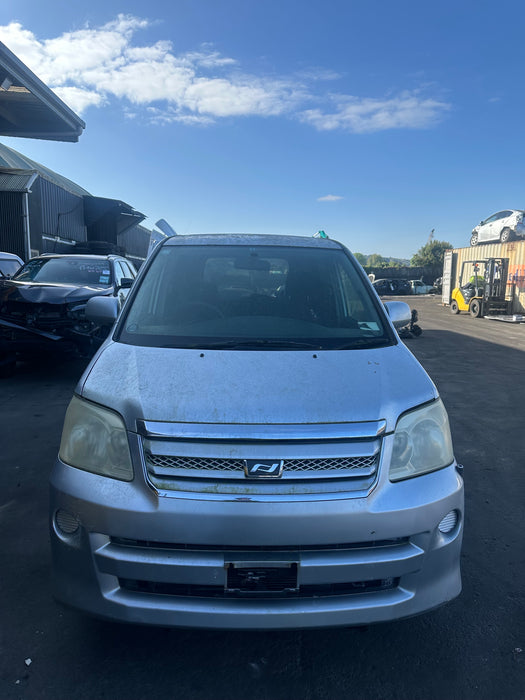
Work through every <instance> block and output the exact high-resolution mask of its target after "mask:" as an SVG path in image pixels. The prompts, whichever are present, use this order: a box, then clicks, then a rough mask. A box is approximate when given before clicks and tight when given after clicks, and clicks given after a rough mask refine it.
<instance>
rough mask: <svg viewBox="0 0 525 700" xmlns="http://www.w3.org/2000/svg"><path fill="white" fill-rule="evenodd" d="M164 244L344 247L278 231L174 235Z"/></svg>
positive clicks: (327, 239)
mask: <svg viewBox="0 0 525 700" xmlns="http://www.w3.org/2000/svg"><path fill="white" fill-rule="evenodd" d="M163 245H168V246H171V245H246V246H250V245H273V246H287V247H290V246H295V247H299V248H332V249H333V248H339V249H340V248H342V246H341V244H340V243H339V242H338V241H334V240H332V239H330V238H312V237H308V236H289V235H280V234H276V233H268V234H259V233H200V234H191V235H187V236H186V235H182V236H172V237H171V238H168V239H166V240H165V241H164V243H163Z"/></svg>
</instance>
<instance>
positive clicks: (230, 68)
mask: <svg viewBox="0 0 525 700" xmlns="http://www.w3.org/2000/svg"><path fill="white" fill-rule="evenodd" d="M151 25H152V23H151V22H149V21H148V20H145V19H141V18H138V17H134V16H131V15H123V14H121V15H118V16H117V18H116V19H115V20H114V21H112V22H109V23H107V24H105V25H103V26H101V27H89V26H86V27H84V28H82V29H79V30H76V31H71V32H67V33H64V34H62V35H61V36H58V37H55V38H52V39H47V40H40V39H38V38H37V37H36V36H35V35H34V34H33V33H32V32H30V31H28V30H27V29H24V27H23V26H22V25H21V24H20V23H19V22H11V23H10V24H7V25H4V26H0V40H1V41H3V42H4V43H5V44H6V45H7V46H8V47H9V48H10V49H11V51H13V52H14V53H15V54H16V55H17V56H18V58H20V60H21V61H23V62H24V63H25V64H26V65H27V66H28V67H29V68H31V70H33V71H34V72H35V73H36V75H38V77H39V78H40V79H41V80H43V81H44V82H45V83H46V84H47V85H49V87H50V88H51V89H53V90H54V91H55V92H56V93H57V94H58V95H59V96H60V97H61V98H62V99H63V100H64V101H65V102H66V103H67V104H68V105H69V106H70V107H71V108H72V109H73V110H75V111H76V112H78V113H79V114H81V113H82V112H84V111H85V110H86V109H88V108H89V107H91V108H94V107H99V108H100V107H103V106H105V105H107V104H109V103H110V101H112V100H120V101H122V107H123V110H124V113H125V114H126V116H127V117H128V118H132V117H133V118H139V117H142V118H146V119H149V120H151V121H154V122H155V123H158V124H166V123H170V122H181V123H184V124H187V125H209V124H212V123H213V122H214V121H216V120H217V119H221V118H225V117H238V116H263V117H275V116H287V117H288V118H291V119H299V120H300V121H303V122H305V123H308V124H310V125H312V126H313V127H314V128H316V129H318V130H319V131H327V130H334V129H339V130H346V131H350V132H354V133H365V132H372V131H379V130H385V129H393V128H423V127H427V126H431V125H433V124H434V123H436V122H437V121H438V120H439V119H440V118H441V117H442V115H443V114H444V113H445V112H446V111H447V110H448V109H449V108H450V105H448V104H446V103H444V102H441V101H438V100H435V99H432V98H423V97H421V96H420V95H419V94H418V93H416V92H414V93H402V94H401V95H399V96H397V97H390V98H388V99H383V100H382V99H374V98H358V97H352V96H349V95H337V94H336V95H334V94H332V95H328V96H324V95H322V94H319V93H317V94H315V93H314V86H316V89H317V90H318V86H319V83H320V82H322V81H327V80H331V81H333V80H337V79H338V78H339V77H340V76H339V75H338V74H337V73H335V72H333V71H327V70H320V69H315V68H312V69H310V70H309V71H303V73H302V74H301V73H297V74H296V76H295V77H288V78H283V77H280V78H279V77H278V78H275V77H268V76H257V75H250V74H245V73H242V72H241V70H240V69H239V66H238V62H237V61H236V60H235V59H234V58H231V57H228V56H222V55H221V54H220V53H219V52H218V51H216V50H215V49H214V47H213V46H211V45H209V44H205V45H203V46H201V47H199V49H198V50H195V51H190V52H186V53H183V54H176V53H175V51H174V48H173V45H172V43H171V42H170V41H157V42H155V43H153V44H149V45H145V46H138V45H136V43H134V41H135V36H136V34H137V32H139V31H140V30H141V29H146V28H148V27H151ZM327 102H328V103H330V104H331V105H332V109H330V110H324V109H321V108H319V107H317V106H316V105H317V104H320V103H322V104H326V103H327ZM321 201H333V200H321Z"/></svg>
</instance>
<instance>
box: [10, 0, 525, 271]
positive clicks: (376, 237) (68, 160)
mask: <svg viewBox="0 0 525 700" xmlns="http://www.w3.org/2000/svg"><path fill="white" fill-rule="evenodd" d="M80 5H81V4H80V3H72V2H70V1H66V0H47V2H45V3H44V2H42V1H41V0H39V1H38V2H36V0H25V2H24V3H20V1H19V0H16V1H15V0H3V1H2V4H1V8H0V41H3V42H4V43H5V44H6V45H7V46H8V47H9V48H10V49H11V50H12V51H13V52H14V53H15V54H16V55H17V56H18V57H19V58H20V59H21V60H22V61H23V62H24V63H26V65H28V66H29V67H30V68H31V69H32V70H33V71H34V72H35V73H36V74H37V75H38V76H39V77H40V78H41V79H42V80H44V82H46V84H47V85H49V86H50V87H51V88H52V89H54V90H55V91H56V92H57V94H59V95H60V96H61V97H62V98H63V99H64V100H65V101H66V103H67V104H68V105H69V106H70V107H71V108H72V109H74V110H75V111H76V112H77V114H80V116H81V117H82V118H83V119H84V121H85V122H86V130H85V132H84V133H83V135H82V136H81V137H80V140H79V142H78V143H76V144H66V143H64V144H62V143H54V142H44V141H35V140H31V139H3V142H4V143H6V144H7V145H9V146H11V147H12V148H15V149H16V150H18V151H20V152H21V153H23V154H25V155H27V156H28V157H30V158H33V159H34V160H37V161H39V162H41V163H44V164H45V165H47V166H48V167H50V168H52V169H53V170H56V171H57V172H59V173H61V174H62V175H64V176H66V177H68V178H70V179H72V180H74V181H75V182H77V183H78V184H79V185H81V186H82V187H84V188H85V189H87V190H89V191H90V192H91V193H92V194H94V195H98V196H103V197H113V198H116V199H122V200H124V201H126V202H127V203H129V204H131V205H132V206H134V207H135V208H136V209H138V210H140V211H142V212H143V213H144V214H146V215H147V217H148V218H147V220H146V221H145V225H147V226H148V227H150V228H152V227H153V226H154V224H155V221H157V220H158V219H159V218H165V219H166V220H167V221H169V223H170V224H171V225H172V226H173V228H174V229H175V230H176V231H177V232H178V233H204V232H222V231H228V232H245V231H247V232H253V233H260V232H267V233H290V234H296V235H313V234H314V233H315V232H316V231H317V230H318V229H324V230H325V231H326V232H327V233H328V235H329V236H330V237H331V238H336V239H338V240H340V241H342V242H343V243H345V244H346V245H348V247H349V248H350V249H351V250H353V251H357V252H362V253H365V254H370V253H380V254H381V255H384V256H394V257H408V258H409V257H411V256H412V255H413V254H414V253H415V252H416V251H417V250H418V249H419V248H420V247H421V246H422V245H424V244H425V243H426V242H427V240H428V237H429V234H430V231H431V230H432V229H435V234H434V235H435V238H436V239H438V240H446V241H449V242H450V243H452V244H453V245H454V246H455V247H460V246H464V245H468V243H469V238H470V232H471V230H472V228H473V227H474V225H476V224H477V223H478V222H479V221H480V219H482V218H486V217H487V216H488V215H489V214H491V213H493V212H495V211H498V210H499V209H504V208H525V193H524V174H523V173H524V172H525V169H524V158H523V155H522V148H521V146H522V142H523V133H524V131H525V88H524V82H523V68H524V64H525V41H524V27H525V5H523V3H520V2H517V1H516V2H508V1H507V0H502V1H500V2H498V3H494V2H483V1H482V0H481V1H480V0H477V1H476V2H470V1H466V2H461V1H460V0H455V1H454V2H451V1H449V0H441V2H439V3H430V2H421V0H398V1H397V2H393V1H392V0H362V1H359V2H358V1H352V0H347V1H342V0H324V1H323V2H320V1H318V0H308V2H305V1H304V0H302V1H301V2H298V1H296V0H279V1H278V0H265V1H264V2H263V0H258V1H255V0H172V2H169V3H168V2H165V1H161V0H150V1H149V2H141V1H139V0H128V1H126V2H118V1H116V0H105V1H104V2H101V1H100V0H90V2H89V3H82V7H80Z"/></svg>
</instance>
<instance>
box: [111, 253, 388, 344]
mask: <svg viewBox="0 0 525 700" xmlns="http://www.w3.org/2000/svg"><path fill="white" fill-rule="evenodd" d="M378 306H379V302H378V301H377V300H374V298H373V295H372V293H371V291H370V289H369V287H368V285H367V283H366V281H365V280H364V279H363V278H362V276H361V275H360V274H359V273H358V271H357V269H356V267H355V266H354V264H353V263H352V261H351V260H350V258H349V257H348V256H347V255H346V254H345V252H344V251H343V250H341V249H324V248H317V247H300V246H297V247H296V246H290V247H284V246H262V245H257V246H248V245H173V246H164V247H163V248H162V249H161V250H160V251H159V252H158V254H157V255H156V257H155V259H154V260H153V262H152V264H151V266H150V268H149V270H148V272H147V274H146V275H145V276H144V278H143V280H142V283H141V284H140V287H139V288H138V290H137V292H136V294H135V295H134V298H133V301H132V302H131V305H130V306H128V309H127V313H126V314H125V316H124V318H123V319H122V321H121V323H120V326H119V331H118V336H117V340H119V341H120V342H123V343H127V344H132V345H147V346H154V347H178V348H201V349H223V348H232V349H246V350H250V349H277V350H280V349H342V348H365V347H378V346H384V345H391V344H394V343H395V342H396V341H395V339H394V336H393V334H392V332H391V329H390V328H389V326H388V325H387V324H385V323H384V322H383V320H382V317H381V313H380V311H379V309H378Z"/></svg>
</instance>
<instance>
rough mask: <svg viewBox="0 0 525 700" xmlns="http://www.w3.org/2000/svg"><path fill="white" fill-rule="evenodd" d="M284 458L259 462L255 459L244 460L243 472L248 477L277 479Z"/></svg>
mask: <svg viewBox="0 0 525 700" xmlns="http://www.w3.org/2000/svg"><path fill="white" fill-rule="evenodd" d="M283 468H284V459H274V460H272V459H268V460H265V461H264V462H259V461H257V460H256V459H245V460H244V474H245V475H246V476H247V477H249V478H257V479H259V478H263V479H268V478H269V479H278V478H279V477H280V476H282V473H283Z"/></svg>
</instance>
